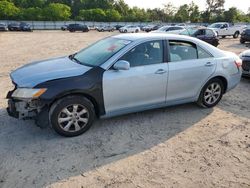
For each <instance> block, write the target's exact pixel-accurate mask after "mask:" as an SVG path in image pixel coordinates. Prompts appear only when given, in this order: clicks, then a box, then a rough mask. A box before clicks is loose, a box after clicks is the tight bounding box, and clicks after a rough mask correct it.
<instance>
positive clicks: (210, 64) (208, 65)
mask: <svg viewBox="0 0 250 188" xmlns="http://www.w3.org/2000/svg"><path fill="white" fill-rule="evenodd" d="M205 66H206V67H211V66H214V63H211V62H207V63H206V64H205Z"/></svg>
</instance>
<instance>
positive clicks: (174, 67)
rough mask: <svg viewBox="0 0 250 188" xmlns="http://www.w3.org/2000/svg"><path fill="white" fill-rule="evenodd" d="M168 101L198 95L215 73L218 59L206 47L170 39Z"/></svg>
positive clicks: (186, 98)
mask: <svg viewBox="0 0 250 188" xmlns="http://www.w3.org/2000/svg"><path fill="white" fill-rule="evenodd" d="M168 49H169V50H168V51H169V63H168V65H169V79H168V86H167V103H169V102H171V101H178V100H188V99H190V100H191V99H192V98H194V97H196V96H197V94H198V93H199V91H200V89H201V87H202V86H203V85H204V83H205V82H206V81H207V79H208V78H209V77H210V76H211V75H212V74H213V73H214V71H215V68H216V61H215V60H214V59H213V56H212V55H211V54H210V53H208V52H207V51H206V50H205V49H202V48H200V47H199V46H197V45H196V44H194V43H192V42H189V41H179V40H170V41H169V48H168Z"/></svg>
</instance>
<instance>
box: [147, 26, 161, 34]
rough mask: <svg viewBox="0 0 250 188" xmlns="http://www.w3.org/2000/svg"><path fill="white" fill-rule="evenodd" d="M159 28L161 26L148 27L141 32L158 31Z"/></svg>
mask: <svg viewBox="0 0 250 188" xmlns="http://www.w3.org/2000/svg"><path fill="white" fill-rule="evenodd" d="M161 27H162V25H149V26H146V27H144V29H143V30H144V31H146V32H150V31H155V30H158V29H159V28H161Z"/></svg>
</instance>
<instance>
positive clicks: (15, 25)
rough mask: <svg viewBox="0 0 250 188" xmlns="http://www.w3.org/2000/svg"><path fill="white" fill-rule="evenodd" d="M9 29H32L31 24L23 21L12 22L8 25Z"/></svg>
mask: <svg viewBox="0 0 250 188" xmlns="http://www.w3.org/2000/svg"><path fill="white" fill-rule="evenodd" d="M8 30H9V31H32V29H31V26H30V24H27V23H25V22H21V23H10V24H9V25H8Z"/></svg>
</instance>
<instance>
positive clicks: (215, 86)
mask: <svg viewBox="0 0 250 188" xmlns="http://www.w3.org/2000/svg"><path fill="white" fill-rule="evenodd" d="M223 93H224V85H223V82H222V81H221V80H220V79H217V78H215V79H212V80H210V81H209V82H208V83H207V84H206V85H205V86H204V87H203V89H202V90H201V93H200V97H199V100H198V101H197V103H198V104H199V105H200V106H202V107H206V108H211V107H214V106H215V105H217V104H218V103H219V102H220V100H221V98H222V96H223Z"/></svg>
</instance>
